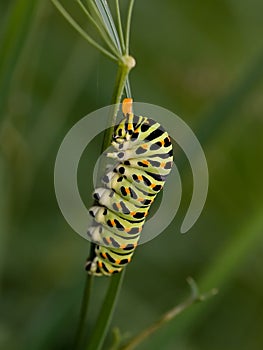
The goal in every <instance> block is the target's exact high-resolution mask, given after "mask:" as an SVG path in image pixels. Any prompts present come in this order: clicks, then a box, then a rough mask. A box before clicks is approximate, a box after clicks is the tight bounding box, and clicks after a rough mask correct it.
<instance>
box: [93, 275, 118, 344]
mask: <svg viewBox="0 0 263 350" xmlns="http://www.w3.org/2000/svg"><path fill="white" fill-rule="evenodd" d="M123 278H124V271H122V272H120V273H118V274H117V275H114V276H112V277H111V280H110V285H109V288H108V291H107V294H106V296H105V299H104V302H103V304H102V307H101V310H100V314H99V317H98V320H97V322H96V324H95V327H94V332H93V333H92V336H91V339H90V341H89V343H88V347H87V350H100V349H101V347H102V345H103V342H104V340H105V337H106V335H107V332H108V328H109V325H110V322H111V319H112V316H113V312H114V309H115V305H116V302H117V298H118V296H119V292H120V289H121V285H122V282H123Z"/></svg>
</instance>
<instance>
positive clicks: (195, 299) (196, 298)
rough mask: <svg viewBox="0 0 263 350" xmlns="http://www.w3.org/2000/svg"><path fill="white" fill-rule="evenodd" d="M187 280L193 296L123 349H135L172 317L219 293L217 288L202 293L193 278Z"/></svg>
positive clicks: (167, 313) (122, 349)
mask: <svg viewBox="0 0 263 350" xmlns="http://www.w3.org/2000/svg"><path fill="white" fill-rule="evenodd" d="M187 281H188V283H189V285H190V287H191V290H192V294H191V296H190V297H189V298H188V299H187V300H185V301H184V302H182V303H181V304H179V305H177V306H175V307H174V308H172V309H171V310H169V311H168V312H166V313H165V314H164V315H163V316H162V317H161V318H160V319H159V320H157V321H156V322H154V323H153V324H152V325H151V326H150V327H148V328H146V329H145V330H143V331H142V332H140V333H139V334H138V335H136V336H135V337H134V338H133V339H131V340H130V341H129V342H128V343H127V344H126V345H124V346H123V347H122V348H121V350H133V349H135V348H136V347H137V346H138V345H139V344H140V343H142V342H143V341H144V340H146V339H147V338H148V337H149V336H150V335H152V334H153V333H155V332H156V331H158V330H159V329H160V328H161V327H163V326H164V325H165V324H166V323H168V322H169V321H171V320H172V319H174V318H175V317H177V316H178V315H180V314H181V313H182V312H183V311H185V310H187V309H188V308H189V307H190V306H192V305H193V304H195V303H198V302H201V301H205V300H207V299H208V298H209V297H211V296H213V295H215V294H217V290H216V289H212V290H211V291H209V292H208V293H205V294H200V293H199V291H198V288H197V285H196V283H195V281H194V280H193V279H192V278H188V280H187Z"/></svg>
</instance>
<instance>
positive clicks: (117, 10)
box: [115, 0, 125, 53]
mask: <svg viewBox="0 0 263 350" xmlns="http://www.w3.org/2000/svg"><path fill="white" fill-rule="evenodd" d="M115 7H116V15H117V25H118V33H119V38H120V44H121V48H122V52H123V53H124V52H125V43H124V36H123V29H122V21H121V12H120V3H119V0H115Z"/></svg>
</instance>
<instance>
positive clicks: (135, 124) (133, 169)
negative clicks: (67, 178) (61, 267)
mask: <svg viewBox="0 0 263 350" xmlns="http://www.w3.org/2000/svg"><path fill="white" fill-rule="evenodd" d="M122 112H123V115H124V118H123V119H122V120H121V122H120V123H119V124H118V125H117V126H116V127H115V130H114V133H113V138H112V143H111V144H112V146H113V148H114V152H109V153H107V157H109V158H113V159H115V161H116V164H114V166H112V167H111V169H109V170H108V171H107V172H106V174H105V175H104V176H103V178H102V186H101V187H99V188H96V189H95V191H94V193H93V198H94V199H95V201H96V205H94V206H93V207H91V208H90V209H89V213H90V215H91V216H92V217H93V223H92V225H91V227H89V229H88V231H87V234H88V236H89V238H90V239H91V240H92V241H93V242H94V243H95V244H96V245H95V253H94V255H95V256H94V257H92V258H91V259H88V260H87V262H86V266H85V269H86V270H87V271H88V273H89V274H92V275H97V276H101V275H106V276H110V275H112V274H114V273H118V272H120V271H122V269H123V268H124V267H125V266H126V265H127V264H128V263H129V262H130V261H131V259H132V256H133V254H134V251H135V249H136V246H137V245H138V241H139V238H140V235H141V231H142V228H143V225H144V223H145V219H146V217H147V215H148V211H149V208H150V206H151V204H152V203H153V201H154V199H155V197H156V195H157V194H158V192H159V191H160V190H161V189H162V188H163V186H164V183H165V180H166V177H167V176H168V175H169V173H170V171H171V168H172V163H173V150H172V144H171V140H170V137H169V135H168V133H167V132H166V131H165V130H164V129H163V128H162V126H161V125H160V124H159V123H158V122H156V121H154V120H152V119H150V118H146V117H143V116H136V115H134V114H133V112H132V99H128V98H127V99H124V100H123V103H122Z"/></svg>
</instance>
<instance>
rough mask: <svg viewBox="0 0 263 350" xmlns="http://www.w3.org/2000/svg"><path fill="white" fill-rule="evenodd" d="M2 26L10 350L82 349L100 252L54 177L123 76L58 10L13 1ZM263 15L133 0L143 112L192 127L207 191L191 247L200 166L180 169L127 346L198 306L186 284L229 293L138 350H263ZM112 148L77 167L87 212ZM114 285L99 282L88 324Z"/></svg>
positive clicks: (141, 259)
mask: <svg viewBox="0 0 263 350" xmlns="http://www.w3.org/2000/svg"><path fill="white" fill-rule="evenodd" d="M67 3H68V4H70V3H71V4H70V8H71V13H72V14H76V15H77V16H78V15H79V10H78V8H77V7H76V6H74V2H70V1H67ZM72 3H73V5H72ZM109 3H110V1H109ZM113 3H114V2H113ZM123 3H124V5H125V3H127V2H126V1H124V0H123ZM124 8H125V6H124ZM14 9H16V10H14ZM0 12H1V18H2V20H1V26H0V147H1V158H0V185H1V192H0V349H5V350H20V349H21V350H31V349H32V350H42V349H45V350H46V349H48V350H71V349H72V345H71V344H72V339H73V337H74V333H75V328H76V325H77V320H78V313H79V307H80V301H81V297H82V291H83V288H84V280H85V272H84V262H85V259H86V257H87V256H88V252H89V242H88V241H86V240H84V239H82V238H81V237H80V236H78V235H77V234H76V233H75V232H74V231H73V230H72V229H71V228H70V227H69V226H68V224H67V223H66V221H65V220H64V218H63V216H62V214H61V213H60V210H59V208H58V205H57V202H56V198H55V193H54V186H53V169H54V162H55V159H56V153H57V151H58V148H59V145H60V143H61V141H62V139H63V137H64V135H65V134H66V132H67V131H68V130H69V129H70V128H71V127H72V126H73V125H74V123H76V122H77V121H78V120H79V119H80V118H82V117H83V116H84V115H86V114H88V113H89V112H91V111H94V110H95V109H98V108H100V107H103V106H105V105H108V104H109V103H110V100H111V95H112V91H113V88H114V82H115V75H116V65H115V64H114V63H112V62H109V61H108V60H107V59H106V58H104V57H102V56H101V55H100V54H98V53H97V52H96V51H95V50H94V49H93V48H92V47H90V46H89V45H88V44H87V43H86V42H85V41H84V40H83V39H81V38H80V37H79V36H78V34H77V33H76V32H75V31H74V30H73V29H72V28H71V27H70V25H69V24H68V23H67V22H66V21H65V20H64V18H62V17H61V15H60V14H59V13H58V12H57V11H56V9H55V8H54V7H53V5H52V4H51V2H49V1H47V2H44V1H33V0H16V1H10V2H6V3H5V2H1V4H0ZM262 13H263V2H262V1H259V0H251V1H246V0H239V1H238V0H229V1H224V0H223V1H222V0H221V1H219V0H215V1H212V2H211V1H202V2H201V1H194V0H188V1H185V2H182V1H174V0H165V1H142V0H137V1H135V8H134V15H133V21H132V34H131V54H132V55H133V56H134V57H135V59H136V61H137V66H136V68H135V69H134V70H133V71H132V72H131V75H130V82H131V87H132V94H133V97H134V100H135V101H138V102H147V103H152V104H156V105H160V106H162V107H165V108H167V109H169V110H171V111H173V112H175V113H176V114H178V115H179V116H180V117H181V118H182V119H184V120H185V122H186V123H188V125H189V126H190V127H191V128H192V129H193V131H194V132H195V133H196V135H197V136H198V137H199V140H200V142H201V144H202V146H203V148H204V151H205V154H206V157H207V162H208V166H209V174H210V186H209V194H208V198H207V202H206V205H205V208H204V211H203V213H202V215H201V217H200V218H199V220H198V222H197V223H196V224H195V226H194V227H193V228H192V229H191V230H190V231H189V232H188V233H187V234H186V235H181V234H180V233H179V228H180V224H181V222H182V219H183V217H184V214H185V212H186V210H187V207H188V205H189V200H190V198H191V191H192V177H191V171H190V167H189V164H187V162H182V164H180V169H179V170H181V173H182V182H183V199H182V203H181V207H180V210H179V212H178V214H177V216H176V218H175V220H174V222H173V223H172V224H171V225H170V226H169V227H168V229H167V230H166V231H165V232H164V233H163V234H162V235H161V236H159V237H158V238H156V239H155V240H153V241H151V242H149V243H148V244H145V245H143V246H140V247H139V248H138V251H137V252H136V254H135V257H134V260H133V262H132V263H131V264H130V266H129V267H128V268H127V270H126V274H125V279H124V284H123V288H122V291H121V295H120V299H119V302H118V305H117V309H116V312H115V316H114V320H113V326H117V327H119V328H120V331H121V333H122V334H124V335H125V334H126V335H127V333H128V335H133V334H135V333H136V332H138V331H139V330H142V329H143V328H145V327H147V326H148V325H150V324H151V323H152V322H153V321H154V320H156V319H158V317H159V316H160V315H161V314H163V313H164V312H165V311H167V310H169V309H170V308H172V307H173V306H174V305H176V304H178V303H179V302H181V301H182V300H184V299H185V298H187V296H188V294H189V292H190V291H189V287H188V285H187V283H186V278H187V277H188V276H192V277H193V278H194V279H195V280H196V282H197V284H198V285H199V286H200V289H201V292H205V291H208V290H209V289H211V288H213V287H217V288H218V289H219V293H218V295H217V296H215V297H213V298H211V299H209V300H208V301H206V302H204V303H202V304H199V305H195V306H193V307H192V308H191V309H190V310H188V311H186V312H185V313H184V315H181V316H180V317H178V318H177V319H175V320H174V321H172V322H170V324H169V325H167V326H165V327H164V328H163V329H162V330H160V331H159V332H158V333H156V334H155V335H154V336H152V337H151V338H150V339H149V340H147V341H146V342H144V343H143V344H141V346H139V347H138V349H139V350H159V349H162V350H177V349H178V350H211V349H213V350H222V349H224V350H236V349H239V350H247V349H250V350H261V349H262V348H263V331H262V327H263V326H262V324H263V311H262V310H263V270H262V266H263V259H262V256H263V235H262V234H263V203H262V198H263V186H262V181H263V180H262V179H263V165H262V158H263V157H262V151H263V43H262V37H263V24H262ZM79 20H80V22H81V23H83V24H84V26H85V21H84V18H83V16H79ZM88 28H89V26H88ZM101 142H102V139H101V138H96V139H95V140H94V141H93V142H92V144H91V147H90V148H89V152H85V153H84V155H83V157H82V160H81V163H80V168H79V187H80V192H81V195H82V198H83V201H84V202H85V203H86V205H87V206H89V205H90V204H91V202H92V201H91V197H90V194H91V192H92V182H91V176H92V166H93V164H95V161H96V159H97V157H98V155H99V150H100V145H101ZM107 282H108V280H107V278H105V279H104V278H99V279H98V281H97V280H96V285H95V288H94V293H93V300H94V301H93V303H92V306H91V310H90V311H91V312H90V322H91V323H92V322H93V321H94V319H95V317H96V315H97V312H98V308H99V305H100V302H101V300H102V298H103V295H104V293H105V289H106V287H107ZM108 343H110V340H108ZM105 349H109V347H108V346H106V347H105Z"/></svg>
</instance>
